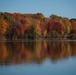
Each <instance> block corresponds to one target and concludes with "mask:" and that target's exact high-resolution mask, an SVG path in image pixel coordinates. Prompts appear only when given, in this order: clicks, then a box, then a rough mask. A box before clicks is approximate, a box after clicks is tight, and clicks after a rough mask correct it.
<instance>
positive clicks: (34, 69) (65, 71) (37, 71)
mask: <svg viewBox="0 0 76 75" xmlns="http://www.w3.org/2000/svg"><path fill="white" fill-rule="evenodd" d="M0 75H76V58H69V59H68V60H66V61H65V60H62V61H58V62H57V63H52V62H50V60H49V59H48V60H46V61H45V62H44V63H43V64H40V65H37V64H27V65H25V64H22V65H15V66H14V65H12V66H2V67H0Z"/></svg>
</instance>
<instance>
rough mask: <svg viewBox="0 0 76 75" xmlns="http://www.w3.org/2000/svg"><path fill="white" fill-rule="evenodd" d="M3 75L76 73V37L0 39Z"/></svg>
mask: <svg viewBox="0 0 76 75" xmlns="http://www.w3.org/2000/svg"><path fill="white" fill-rule="evenodd" d="M0 75H76V41H73V40H71V41H70V40H40V41H1V42H0Z"/></svg>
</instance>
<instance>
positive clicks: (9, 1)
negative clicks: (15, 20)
mask: <svg viewBox="0 0 76 75" xmlns="http://www.w3.org/2000/svg"><path fill="white" fill-rule="evenodd" d="M75 9H76V0H4V1H3V0H0V12H20V13H37V12H42V13H43V14H44V15H45V16H46V17H48V16H49V15H50V14H57V15H60V16H65V17H68V18H73V17H74V18H76V10H75Z"/></svg>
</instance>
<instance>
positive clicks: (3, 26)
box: [0, 19, 8, 37]
mask: <svg viewBox="0 0 76 75" xmlns="http://www.w3.org/2000/svg"><path fill="white" fill-rule="evenodd" d="M7 27H8V23H7V21H6V20H4V19H0V37H1V36H3V35H4V34H5V32H6V30H7Z"/></svg>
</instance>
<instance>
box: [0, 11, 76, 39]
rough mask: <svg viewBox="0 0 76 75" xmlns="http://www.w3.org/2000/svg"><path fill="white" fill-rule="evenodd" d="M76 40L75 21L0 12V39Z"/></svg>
mask: <svg viewBox="0 0 76 75" xmlns="http://www.w3.org/2000/svg"><path fill="white" fill-rule="evenodd" d="M2 38H6V39H35V38H49V39H52V38H70V39H75V38H76V19H74V18H72V19H68V18H66V17H61V16H57V15H54V14H52V15H51V16H50V17H49V18H47V17H45V16H44V15H43V14H42V13H36V14H21V13H8V12H4V13H3V12H0V39H2Z"/></svg>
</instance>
